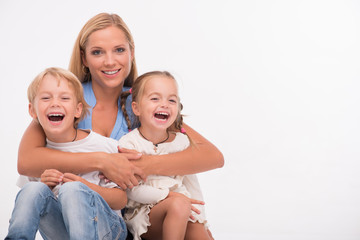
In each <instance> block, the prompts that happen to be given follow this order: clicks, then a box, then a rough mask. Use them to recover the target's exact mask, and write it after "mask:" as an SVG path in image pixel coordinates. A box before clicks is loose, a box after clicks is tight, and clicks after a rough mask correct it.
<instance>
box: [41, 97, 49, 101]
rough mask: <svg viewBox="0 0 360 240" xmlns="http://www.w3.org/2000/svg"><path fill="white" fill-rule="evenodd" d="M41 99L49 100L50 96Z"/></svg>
mask: <svg viewBox="0 0 360 240" xmlns="http://www.w3.org/2000/svg"><path fill="white" fill-rule="evenodd" d="M40 99H41V100H44V101H45V100H49V99H50V98H49V97H41V98H40Z"/></svg>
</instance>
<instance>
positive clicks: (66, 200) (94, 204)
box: [59, 182, 127, 240]
mask: <svg viewBox="0 0 360 240" xmlns="http://www.w3.org/2000/svg"><path fill="white" fill-rule="evenodd" d="M59 201H60V203H61V208H62V213H63V217H64V222H65V225H66V228H67V229H68V232H69V234H70V239H72V240H76V239H79V240H84V239H91V240H92V239H126V235H127V231H126V225H125V222H124V220H123V219H122V218H121V217H120V216H119V215H118V214H116V213H115V212H114V211H113V210H112V209H111V208H110V207H109V205H108V204H107V203H106V201H105V200H104V199H103V198H102V197H101V196H100V195H99V194H98V193H96V192H95V191H93V190H91V189H90V188H89V187H87V186H86V185H85V184H83V183H80V182H68V183H65V184H64V185H62V186H61V188H60V191H59Z"/></svg>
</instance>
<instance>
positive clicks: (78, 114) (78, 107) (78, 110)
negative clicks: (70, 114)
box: [75, 102, 83, 118]
mask: <svg viewBox="0 0 360 240" xmlns="http://www.w3.org/2000/svg"><path fill="white" fill-rule="evenodd" d="M82 110H83V104H82V103H81V102H79V103H78V104H77V106H76V110H75V111H76V112H75V117H76V118H80V117H81V113H82Z"/></svg>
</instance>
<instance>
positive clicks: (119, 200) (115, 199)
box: [63, 173, 127, 210]
mask: <svg viewBox="0 0 360 240" xmlns="http://www.w3.org/2000/svg"><path fill="white" fill-rule="evenodd" d="M63 181H64V182H73V181H79V182H82V183H84V184H85V185H87V186H88V187H89V188H91V189H92V190H94V191H95V192H97V193H98V194H100V196H101V197H102V198H103V199H104V200H105V201H106V202H107V203H108V204H109V206H110V208H111V209H114V210H120V209H123V208H124V207H125V205H126V203H127V197H126V193H125V192H124V191H123V190H121V189H119V188H105V187H101V186H99V185H96V184H94V183H91V182H88V181H86V180H85V179H84V178H82V177H79V176H77V175H75V174H72V173H65V174H64V178H63Z"/></svg>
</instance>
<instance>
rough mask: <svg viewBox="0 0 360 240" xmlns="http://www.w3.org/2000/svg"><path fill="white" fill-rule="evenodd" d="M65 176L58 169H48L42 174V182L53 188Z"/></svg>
mask: <svg viewBox="0 0 360 240" xmlns="http://www.w3.org/2000/svg"><path fill="white" fill-rule="evenodd" d="M63 177H64V174H63V173H62V172H59V171H58V170H56V169H46V170H45V171H44V172H43V173H42V174H41V182H43V183H45V184H46V185H48V186H49V187H50V188H53V187H55V186H56V185H58V184H59V183H61V182H62V181H63Z"/></svg>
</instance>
